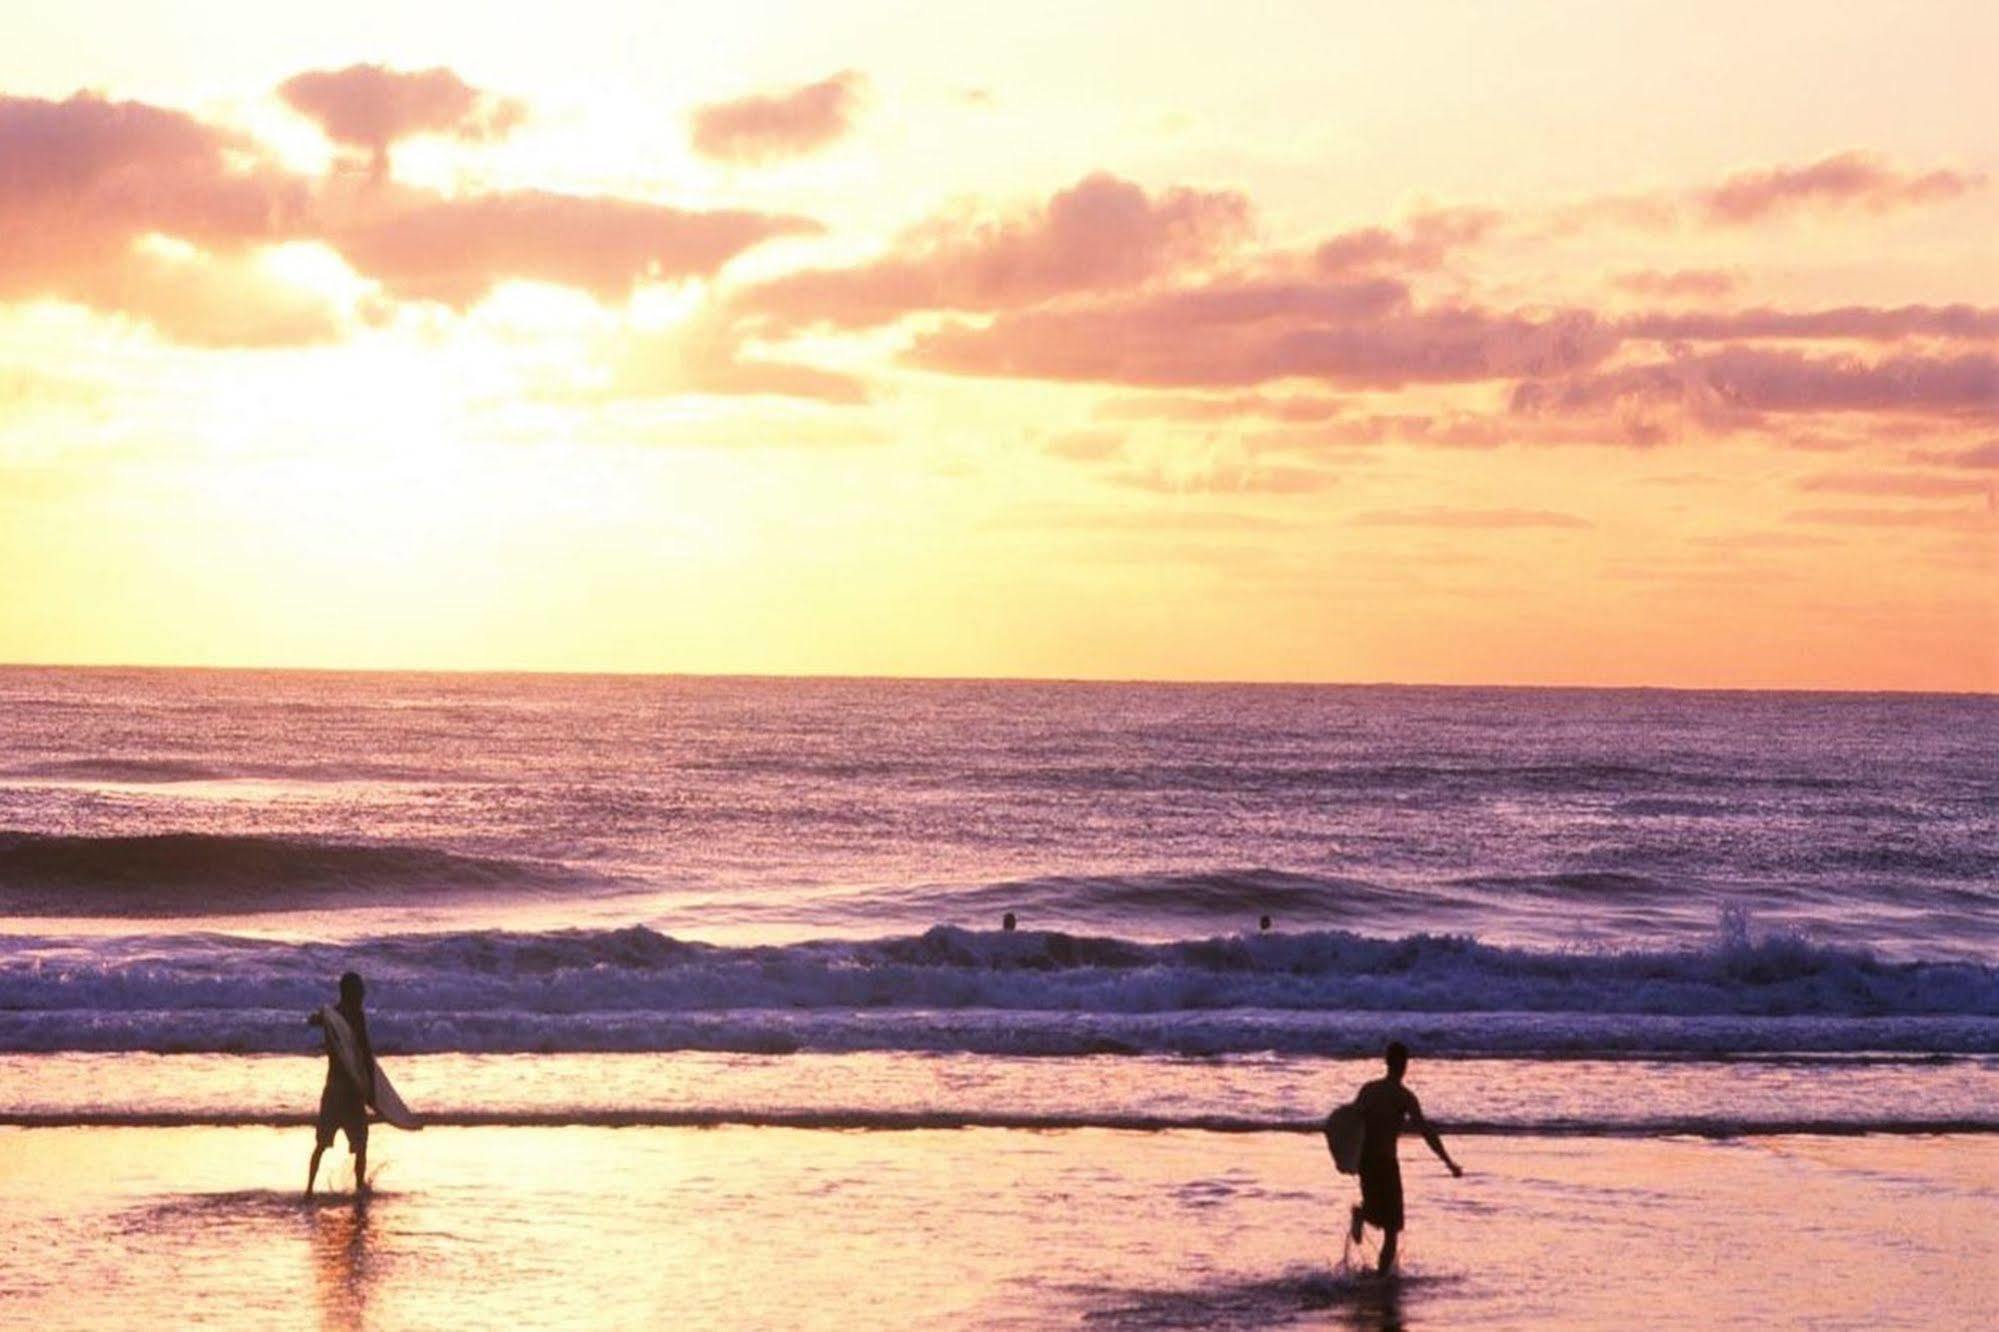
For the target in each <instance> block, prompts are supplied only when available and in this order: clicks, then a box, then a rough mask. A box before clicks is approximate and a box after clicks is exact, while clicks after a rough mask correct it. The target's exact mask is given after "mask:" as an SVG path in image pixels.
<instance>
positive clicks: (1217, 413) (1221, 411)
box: [1096, 393, 1346, 423]
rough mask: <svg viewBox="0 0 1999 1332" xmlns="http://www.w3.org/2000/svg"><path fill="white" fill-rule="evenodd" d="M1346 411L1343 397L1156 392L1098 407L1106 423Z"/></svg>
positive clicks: (1293, 417) (1299, 418)
mask: <svg viewBox="0 0 1999 1332" xmlns="http://www.w3.org/2000/svg"><path fill="white" fill-rule="evenodd" d="M1345 411H1346V403H1345V401H1344V400H1343V399H1340V398H1327V397H1320V396H1316V395H1312V394H1302V393H1301V394H1290V395H1270V394H1263V393H1232V394H1228V395H1226V396H1222V397H1216V396H1213V395H1209V394H1199V395H1190V394H1179V393H1155V394H1147V395H1144V396H1140V397H1129V398H1113V399H1111V400H1110V401H1109V402H1106V403H1103V404H1102V405H1100V406H1099V407H1098V408H1097V413H1096V414H1097V415H1098V416H1100V417H1103V418H1105V419H1107V420H1144V419H1162V420H1171V421H1225V420H1230V419H1234V418H1237V417H1244V416H1258V417H1268V418H1270V419H1273V420H1278V421H1288V422H1292V423H1299V422H1310V421H1326V420H1331V419H1332V418H1334V417H1337V416H1340V415H1341V414H1343V413H1344V412H1345Z"/></svg>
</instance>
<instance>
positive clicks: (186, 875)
mask: <svg viewBox="0 0 1999 1332" xmlns="http://www.w3.org/2000/svg"><path fill="white" fill-rule="evenodd" d="M590 877H591V876H587V875H583V874H580V873H579V872H578V871H577V870H575V869H573V868H571V867H568V866H563V865H555V864H549V863H546V862H533V861H523V860H511V859H502V858H496V857H483V856H470V855H463V854H459V853H456V852H450V851H444V850H440V849H437V848H433V847H425V846H411V845H404V844H396V843H363V842H343V841H329V840H322V839H318V838H309V837H283V836H258V835H244V834H234V835H232V834H221V833H195V832H174V833H153V834H146V835H137V836H112V837H89V836H80V835H64V834H55V833H35V832H15V831H0V914H11V915H64V916H91V915H123V914H137V915H144V916H179V915H202V914H213V913H219V912H230V911H261V910H284V909H296V908H299V907H311V906H318V905H325V904H327V903H328V901H329V899H334V900H337V899H340V898H362V899H369V898H379V897H391V896H396V895H399V894H402V893H406V892H414V891H426V892H438V891H446V890H460V891H462V890H488V891H490V890H496V889H509V888H511V889H522V890H545V889H553V888H557V887H560V886H563V885H573V884H576V883H577V882H579V881H581V880H586V879H589V878H590ZM595 881H597V882H602V881H603V880H601V879H597V880H595Z"/></svg>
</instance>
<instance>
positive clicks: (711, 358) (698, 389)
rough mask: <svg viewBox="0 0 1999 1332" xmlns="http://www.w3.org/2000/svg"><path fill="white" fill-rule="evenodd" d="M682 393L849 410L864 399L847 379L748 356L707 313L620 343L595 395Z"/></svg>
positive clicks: (860, 386) (863, 391)
mask: <svg viewBox="0 0 1999 1332" xmlns="http://www.w3.org/2000/svg"><path fill="white" fill-rule="evenodd" d="M687 393H705V394H715V395H718V396H727V397H758V396H762V397H783V398H802V399H808V400H812V401H817V402H823V403H827V404H829V405H835V406H855V405H858V404H861V403H865V402H867V401H868V400H869V396H870V395H869V393H868V388H867V385H866V384H864V383H863V382H862V381H861V380H859V379H857V378H855V377H854V376H852V375H849V374H844V373H841V372H839V371H836V370H825V369H821V368H820V367H818V366H813V365H802V364H799V363H797V362H794V361H781V360H771V359H768V358H765V357H762V356H758V355H756V354H754V353H752V352H751V351H750V350H749V349H748V348H747V347H746V346H745V345H744V342H743V340H742V338H741V337H740V336H739V335H738V333H737V331H736V330H735V329H733V328H731V327H730V326H729V325H728V324H727V323H725V322H723V321H722V320H720V319H717V318H715V317H713V316H712V315H708V314H703V315H697V316H696V317H695V318H693V319H692V320H689V321H688V322H687V323H684V324H682V325H680V326H678V327H675V328H671V329H667V330H663V331H660V332H657V333H641V334H637V335H634V336H627V337H625V338H623V339H621V340H620V343H619V346H618V348H617V350H616V352H615V353H614V356H613V361H612V377H611V383H610V384H609V386H608V388H607V389H606V390H605V392H604V393H603V394H602V395H601V396H603V397H609V398H654V397H676V396H679V395H681V394H687Z"/></svg>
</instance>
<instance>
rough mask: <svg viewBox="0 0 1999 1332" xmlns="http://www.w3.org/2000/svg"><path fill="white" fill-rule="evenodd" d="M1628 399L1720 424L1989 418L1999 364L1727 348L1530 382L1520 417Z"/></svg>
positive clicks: (1978, 357)
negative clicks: (1823, 416)
mask: <svg viewBox="0 0 1999 1332" xmlns="http://www.w3.org/2000/svg"><path fill="white" fill-rule="evenodd" d="M1630 402H1641V403H1642V402H1668V403H1677V404H1680V405H1683V406H1685V407H1687V408H1688V409H1690V410H1691V411H1693V412H1694V413H1695V415H1696V417H1697V418H1700V419H1706V420H1709V421H1715V422H1719V421H1723V420H1726V419H1729V418H1730V417H1732V416H1735V415H1739V414H1741V413H1757V412H1917V413H1932V414H1957V413H1973V412H1990V411H1992V410H1994V409H1995V407H1999V359H1995V358H1994V357H1993V356H1992V355H1990V354H1988V353H1984V352H1977V353H1966V354H1963V355H1956V356H1926V355H1913V354H1912V355H1903V356H1892V357H1888V358H1886V359H1884V360H1879V361H1864V360H1861V359H1860V358H1859V357H1855V356H1825V357H1814V356H1806V355H1803V354H1800V353H1797V352H1791V351H1770V350H1766V349H1762V348H1754V347H1727V348H1723V349H1722V350H1720V351H1716V352H1711V353H1707V354H1703V355H1698V356H1683V357H1678V358H1675V359H1673V360H1668V361H1658V362H1653V363H1650V364H1644V365H1635V366H1627V367H1623V368H1620V369H1615V370H1608V371H1603V372H1601V373H1596V374H1588V375H1579V376H1574V377H1571V378H1568V379H1562V380H1551V381H1529V382H1525V383H1522V384H1519V385H1517V386H1516V387H1515V388H1514V391H1513V409H1514V410H1515V411H1516V412H1528V413H1533V412H1578V411H1589V410H1596V409H1602V408H1607V407H1615V406H1618V405H1620V404H1624V403H1630Z"/></svg>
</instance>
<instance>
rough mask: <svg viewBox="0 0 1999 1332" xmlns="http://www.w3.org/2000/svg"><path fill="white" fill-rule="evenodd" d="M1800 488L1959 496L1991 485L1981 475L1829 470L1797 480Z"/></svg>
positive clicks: (1978, 492) (1917, 496) (1981, 492)
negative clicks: (1979, 476)
mask: <svg viewBox="0 0 1999 1332" xmlns="http://www.w3.org/2000/svg"><path fill="white" fill-rule="evenodd" d="M1798 489H1800V490H1817V491H1827V492H1830V493H1833V494H1838V495H1899V496H1903V497H1905V498H1909V499H1956V498H1959V497H1961V496H1965V495H1984V494H1989V493H1990V489H1991V488H1990V485H1989V483H1988V482H1986V481H1984V480H1982V479H1980V478H1978V477H1963V476H1924V475H1921V474H1918V473H1908V472H1827V473H1822V474H1820V475H1818V476H1808V477H1806V478H1805V479H1804V480H1802V481H1800V482H1799V483H1798Z"/></svg>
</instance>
